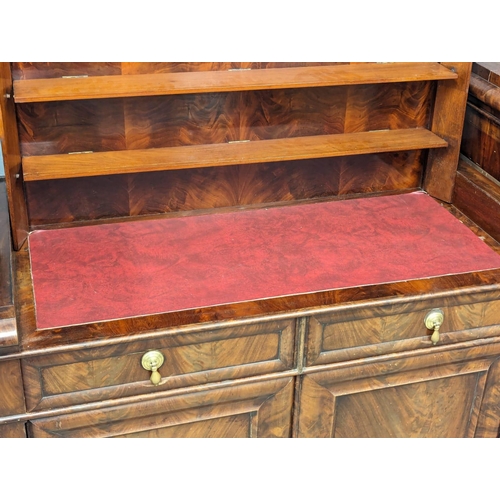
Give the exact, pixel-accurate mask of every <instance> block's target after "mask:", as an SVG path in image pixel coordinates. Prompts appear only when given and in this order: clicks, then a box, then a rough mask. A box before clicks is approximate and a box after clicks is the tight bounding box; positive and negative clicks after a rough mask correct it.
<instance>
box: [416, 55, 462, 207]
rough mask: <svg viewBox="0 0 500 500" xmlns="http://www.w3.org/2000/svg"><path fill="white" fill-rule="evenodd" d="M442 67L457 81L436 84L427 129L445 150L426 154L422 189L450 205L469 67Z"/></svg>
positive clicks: (450, 65) (457, 65) (457, 64)
mask: <svg viewBox="0 0 500 500" xmlns="http://www.w3.org/2000/svg"><path fill="white" fill-rule="evenodd" d="M442 64H443V65H444V66H446V67H448V68H450V69H451V68H453V70H454V71H455V72H456V73H457V75H458V79H457V80H452V81H447V82H440V83H439V84H438V87H437V91H436V100H435V103H434V112H433V118H432V126H431V130H432V131H433V132H434V133H435V134H437V135H438V136H440V137H442V138H443V139H444V140H446V142H447V143H448V147H447V148H446V150H441V151H439V152H433V151H430V152H429V158H428V161H427V168H426V172H425V178H424V182H423V187H424V189H425V190H426V191H427V192H428V193H429V194H430V195H432V196H434V197H436V198H439V199H440V200H443V201H446V202H450V201H451V199H452V196H453V187H454V184H455V176H456V170H457V165H458V158H459V155H460V141H461V138H462V130H463V124H464V116H465V107H466V103H467V92H468V88H469V80H470V75H471V67H472V64H471V63H442Z"/></svg>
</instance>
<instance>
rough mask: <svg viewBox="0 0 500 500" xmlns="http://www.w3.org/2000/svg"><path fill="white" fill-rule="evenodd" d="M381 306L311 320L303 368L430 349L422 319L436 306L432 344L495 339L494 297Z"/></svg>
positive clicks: (498, 320)
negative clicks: (436, 335)
mask: <svg viewBox="0 0 500 500" xmlns="http://www.w3.org/2000/svg"><path fill="white" fill-rule="evenodd" d="M496 294H497V295H498V292H496ZM387 302H388V301H385V302H381V301H377V302H370V303H363V304H361V305H356V306H352V307H345V306H344V307H339V309H338V312H329V313H328V314H323V315H315V316H311V317H310V318H309V326H308V333H307V340H306V353H305V364H306V365H308V366H312V365H320V364H327V363H333V362H339V361H347V360H351V359H356V358H364V357H369V356H376V355H381V354H387V353H390V352H401V351H405V350H410V349H420V348H429V347H432V346H433V344H432V342H431V335H432V331H431V330H428V329H427V328H426V326H425V323H424V319H425V317H426V315H427V313H429V312H430V311H431V310H432V309H436V308H437V309H441V310H442V312H443V313H444V321H443V324H442V326H441V328H440V339H439V342H438V344H437V345H443V344H451V343H456V342H463V341H467V340H473V339H477V338H484V337H491V336H497V335H500V326H499V325H500V299H499V298H498V297H497V296H491V295H488V294H476V295H474V294H473V295H465V294H464V295H463V296H462V295H459V296H453V297H441V298H436V299H429V298H427V299H419V298H414V299H413V300H411V301H410V300H408V301H407V300H405V301H393V303H387Z"/></svg>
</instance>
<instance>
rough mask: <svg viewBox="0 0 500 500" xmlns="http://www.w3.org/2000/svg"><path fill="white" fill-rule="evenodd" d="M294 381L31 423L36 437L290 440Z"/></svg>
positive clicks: (217, 390) (281, 380)
mask: <svg viewBox="0 0 500 500" xmlns="http://www.w3.org/2000/svg"><path fill="white" fill-rule="evenodd" d="M293 389H294V379H293V378H292V377H286V378H277V379H275V380H267V381H253V382H245V383H243V384H234V385H232V386H231V387H221V388H211V389H207V390H202V391H199V392H196V393H191V394H184V395H177V396H171V397H165V398H160V397H159V398H157V399H155V400H153V401H147V402H135V403H132V404H127V405H121V406H117V407H114V408H107V409H102V410H95V411H84V412H79V413H74V414H71V415H64V416H61V417H51V418H45V419H40V420H34V421H32V422H30V423H29V424H28V426H29V434H30V436H31V437H69V438H76V437H83V438H89V437H99V438H102V437H129V438H161V437H170V438H188V437H192V438H245V437H289V436H290V433H291V419H292V403H293Z"/></svg>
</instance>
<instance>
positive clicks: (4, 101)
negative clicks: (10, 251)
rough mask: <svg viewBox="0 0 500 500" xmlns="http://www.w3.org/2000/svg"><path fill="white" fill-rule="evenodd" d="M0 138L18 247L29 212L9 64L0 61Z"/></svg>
mask: <svg viewBox="0 0 500 500" xmlns="http://www.w3.org/2000/svg"><path fill="white" fill-rule="evenodd" d="M0 140H1V142H2V155H3V166H4V171H5V183H6V187H7V196H8V204H9V212H10V225H11V229H12V243H13V246H14V248H15V249H16V250H17V249H19V248H21V246H22V244H23V243H24V241H25V240H26V237H27V236H28V213H27V208H26V201H25V197H24V187H23V178H22V167H21V153H20V149H19V136H18V125H17V120H16V111H15V109H14V100H13V99H12V77H11V73H10V67H9V63H0Z"/></svg>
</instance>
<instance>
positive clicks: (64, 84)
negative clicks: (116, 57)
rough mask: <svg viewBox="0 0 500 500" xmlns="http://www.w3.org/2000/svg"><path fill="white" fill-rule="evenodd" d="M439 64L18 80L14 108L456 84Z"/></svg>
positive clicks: (15, 88)
mask: <svg viewBox="0 0 500 500" xmlns="http://www.w3.org/2000/svg"><path fill="white" fill-rule="evenodd" d="M456 78H457V75H456V73H454V72H453V71H451V70H449V69H447V68H445V67H444V66H442V65H440V64H439V63H384V64H375V63H366V64H354V65H347V64H346V65H337V66H311V67H306V68H278V69H276V68H275V69H259V70H240V71H203V72H190V73H164V74H147V75H121V76H120V75H115V76H94V77H87V78H47V79H33V80H16V81H14V99H15V102H16V103H25V102H46V101H65V100H78V99H105V98H111V97H137V96H153V95H173V94H191V93H203V92H234V91H243V90H264V89H276V88H301V87H327V86H338V85H362V84H373V83H395V82H412V81H422V80H450V79H456Z"/></svg>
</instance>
